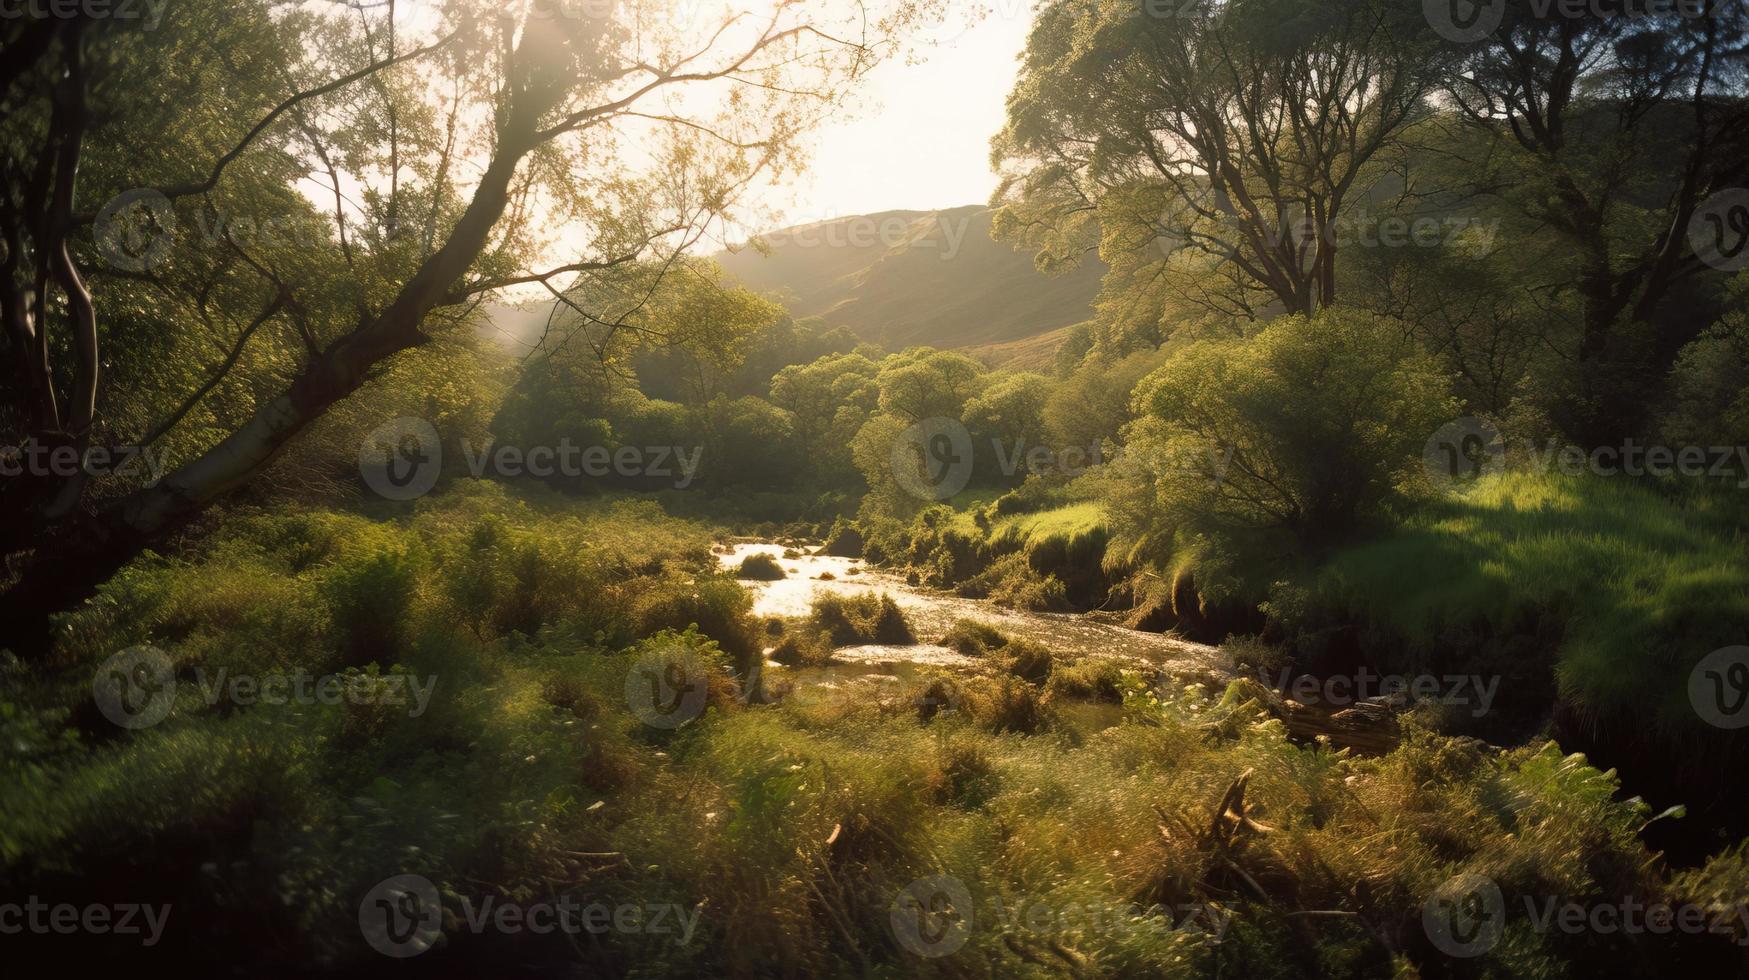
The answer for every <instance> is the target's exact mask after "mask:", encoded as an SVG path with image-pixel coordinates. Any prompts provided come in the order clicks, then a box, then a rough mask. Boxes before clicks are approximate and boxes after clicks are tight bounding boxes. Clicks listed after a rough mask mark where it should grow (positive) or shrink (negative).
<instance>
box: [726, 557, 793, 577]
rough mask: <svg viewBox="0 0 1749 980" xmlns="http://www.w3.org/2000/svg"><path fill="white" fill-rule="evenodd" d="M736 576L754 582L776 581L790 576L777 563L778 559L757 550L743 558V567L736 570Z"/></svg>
mask: <svg viewBox="0 0 1749 980" xmlns="http://www.w3.org/2000/svg"><path fill="white" fill-rule="evenodd" d="M735 577H736V578H742V579H747V580H748V581H753V582H776V581H778V580H780V579H784V578H788V577H789V573H788V572H785V571H784V570H783V566H782V565H779V564H778V563H777V559H775V558H773V557H771V556H770V555H768V554H765V553H764V552H755V553H753V554H751V555H748V556H747V557H745V558H743V559H741V567H740V568H739V569H738V570H737V571H736V572H735Z"/></svg>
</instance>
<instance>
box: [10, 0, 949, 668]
mask: <svg viewBox="0 0 1749 980" xmlns="http://www.w3.org/2000/svg"><path fill="white" fill-rule="evenodd" d="M932 3H933V0H893V2H892V3H889V4H886V5H884V6H883V7H881V8H880V9H878V10H877V9H872V8H871V7H870V6H868V5H865V4H863V3H851V4H845V3H842V2H827V0H759V2H737V3H730V4H727V5H725V7H724V8H722V9H721V10H717V11H713V12H712V13H710V14H709V15H708V16H706V17H705V18H704V19H702V20H701V19H699V18H697V17H688V16H685V14H687V13H688V11H689V10H691V9H692V8H691V7H690V5H688V4H685V3H681V2H679V0H670V2H663V0H620V2H615V3H599V2H581V3H570V4H566V3H534V4H532V5H528V6H521V5H518V6H513V7H508V8H507V7H504V6H502V5H500V4H498V3H496V2H486V0H450V2H445V3H438V4H432V5H426V6H420V7H418V8H417V9H414V10H406V9H403V8H400V7H398V6H397V4H396V3H395V2H394V0H390V2H388V3H387V4H379V5H364V4H336V5H334V6H333V7H332V8H331V9H318V8H317V7H316V6H313V5H288V4H283V3H278V2H275V0H244V2H237V0H224V2H218V0H212V2H202V0H194V2H190V3H187V4H177V5H173V6H171V7H169V8H166V9H165V15H166V16H165V19H164V20H163V22H162V23H156V22H140V21H129V20H125V19H120V18H114V17H106V18H100V19H94V18H93V17H92V16H90V15H82V16H79V17H72V18H61V19H50V18H38V19H30V18H25V19H8V20H6V21H5V22H4V23H3V24H0V41H3V42H4V49H5V52H6V57H5V59H4V65H5V68H4V71H3V72H0V105H3V106H4V111H5V120H6V121H5V124H4V130H3V134H0V146H3V147H4V156H3V158H0V241H3V243H4V255H3V256H0V315H3V317H4V320H5V324H6V337H5V348H4V350H3V354H4V356H5V358H6V359H7V360H8V362H9V364H10V365H11V370H12V371H13V373H14V376H15V377H16V378H17V379H18V382H19V383H18V384H17V385H16V386H15V387H14V388H13V389H12V390H11V391H10V392H9V395H8V401H9V404H8V405H7V406H6V414H5V415H4V417H3V422H4V426H5V428H6V429H7V430H9V435H12V436H16V437H17V438H16V439H14V440H13V441H14V443H15V444H27V445H30V446H33V447H42V448H44V449H46V450H50V451H56V452H61V453H62V454H63V455H62V456H61V457H59V458H62V459H67V458H72V459H80V458H83V457H85V456H86V454H87V453H89V452H90V451H93V450H98V449H105V450H106V449H108V448H109V447H113V446H119V445H128V444H137V443H140V442H149V441H153V440H159V439H165V438H166V434H167V433H169V434H171V435H170V437H169V443H168V444H170V445H173V446H174V447H175V458H173V459H172V461H171V463H172V465H171V469H170V471H169V472H168V474H167V475H165V476H164V477H163V479H162V480H160V481H157V482H155V483H151V484H150V485H146V484H145V483H144V482H143V481H137V482H133V483H129V482H127V481H120V482H117V481H108V482H106V483H105V485H104V486H102V487H101V488H100V490H101V492H95V493H94V492H93V486H92V484H93V480H92V477H91V474H90V473H89V472H88V469H89V468H88V467H85V466H74V467H73V468H71V469H70V470H69V469H66V468H65V467H61V466H51V465H47V464H44V465H40V466H33V467H32V468H31V469H30V471H29V473H28V475H27V476H26V477H24V478H20V479H15V480H9V481H7V482H6V484H5V486H4V487H0V496H3V497H4V506H5V508H6V510H7V512H8V513H9V515H10V516H11V519H10V520H9V521H8V522H7V525H6V530H5V531H4V532H3V535H0V553H4V554H5V555H6V557H7V559H8V565H9V566H10V568H11V569H12V571H13V579H14V581H13V582H12V585H11V588H9V589H8V591H7V593H6V595H5V596H4V597H3V599H0V619H4V620H7V621H9V622H17V621H21V620H22V619H24V618H26V617H29V618H31V619H33V620H34V621H37V622H39V623H40V616H41V613H42V612H44V611H45V610H47V609H51V608H56V607H58V606H60V605H62V604H64V603H65V602H66V601H68V600H69V599H70V598H73V597H76V596H77V595H79V594H81V593H82V592H84V591H85V590H87V589H89V588H90V587H91V586H92V585H93V584H94V583H95V582H98V581H101V580H102V579H103V578H104V577H106V576H107V575H108V574H109V573H110V572H111V571H113V569H114V568H116V567H118V565H119V564H120V563H121V562H124V561H126V560H127V559H128V558H129V557H130V556H132V555H133V554H135V553H136V552H137V551H138V550H139V549H140V548H142V547H144V546H145V545H146V544H147V543H149V542H151V541H153V540H156V539H157V538H159V537H161V536H162V535H164V534H165V533H167V532H169V531H171V530H173V529H174V528H176V527H178V526H180V525H181V524H182V523H184V522H185V521H187V520H188V519H189V518H191V517H192V516H194V515H195V514H197V513H199V512H200V511H201V510H202V509H203V508H205V507H207V506H208V505H210V504H211V503H213V502H214V501H216V500H218V499H220V498H221V497H222V496H224V495H225V494H226V493H228V492H230V491H232V490H234V489H236V488H238V487H241V486H243V485H246V484H248V483H249V482H250V481H251V480H252V479H254V478H255V477H256V476H257V475H258V474H260V473H261V472H262V471H263V469H264V468H265V467H266V466H267V465H268V464H269V463H270V462H271V461H272V460H273V459H274V458H275V457H276V456H277V455H278V454H279V453H281V451H282V450H283V449H284V448H285V447H286V445H287V444H288V443H289V442H290V441H291V440H293V439H294V438H296V437H297V435H298V434H299V433H300V432H301V431H303V430H304V429H305V428H306V427H307V426H309V425H310V424H311V423H312V422H313V421H315V420H316V419H318V418H319V417H321V415H322V414H323V413H324V412H325V411H326V410H327V409H328V408H329V407H330V406H332V405H334V404H335V403H336V402H337V401H339V400H340V399H343V398H346V397H347V396H348V395H350V394H351V393H353V392H354V391H355V390H357V389H358V388H359V387H360V385H362V384H363V383H365V381H366V380H367V379H368V378H370V377H372V376H373V374H374V373H376V372H378V371H379V370H380V369H381V368H382V367H383V366H384V365H385V364H386V363H387V362H388V361H389V360H390V359H391V358H394V357H395V356H396V355H398V354H401V353H402V352H405V351H409V350H411V349H414V348H417V347H419V346H421V345H423V344H425V343H426V342H427V341H428V340H430V339H431V336H432V333H431V331H433V330H439V329H445V328H447V327H452V326H453V325H454V324H456V323H457V322H459V321H461V320H463V319H464V318H465V316H466V314H467V313H468V312H469V311H470V310H471V309H472V307H473V305H474V304H476V303H477V302H478V301H479V299H480V298H481V297H482V296H484V295H485V294H488V293H491V292H494V291H497V290H501V289H505V288H508V287H512V286H519V285H520V286H528V285H532V284H538V285H541V286H546V287H548V288H549V289H554V287H553V285H552V284H553V283H554V282H555V281H564V280H568V279H570V278H572V277H575V276H577V275H579V274H584V273H588V272H590V271H595V270H603V269H612V268H615V267H618V266H621V265H624V264H628V263H632V262H635V261H638V260H640V259H648V258H652V257H654V258H657V259H660V258H661V257H662V256H670V257H671V256H673V255H676V254H678V253H680V252H681V251H683V250H684V249H685V248H686V247H687V246H689V245H690V244H691V243H693V242H695V241H696V240H698V238H699V236H700V235H702V234H703V230H704V228H706V227H708V225H709V223H710V222H712V221H713V220H715V219H717V218H719V217H720V216H721V215H722V214H723V212H724V211H725V210H727V209H728V208H730V207H731V206H732V205H733V203H734V201H735V199H736V197H737V194H738V192H739V191H740V190H741V189H742V188H744V187H745V186H746V185H747V184H748V183H749V181H751V180H752V179H754V177H755V176H756V175H758V174H760V173H762V172H772V171H780V170H782V169H784V168H787V167H789V166H791V165H793V163H794V161H795V152H794V151H795V146H796V140H795V137H796V135H797V134H798V133H799V132H801V131H802V130H803V129H804V128H806V127H807V126H808V125H810V124H811V123H813V122H814V121H816V120H818V119H820V118H823V117H824V116H825V115H826V114H828V113H830V112H831V111H832V108H833V106H834V105H836V103H837V102H838V99H839V97H840V95H841V94H842V93H843V92H844V91H845V88H846V85H847V83H849V82H852V81H854V80H855V79H856V78H858V77H859V76H861V75H862V74H863V73H865V72H866V71H867V70H868V69H869V68H870V67H872V66H873V65H874V64H876V63H878V61H879V60H880V59H881V58H882V57H883V56H885V55H886V54H888V53H890V52H891V50H892V49H893V46H894V42H895V38H896V37H897V35H898V34H899V32H901V31H902V30H903V29H904V28H905V27H906V26H907V25H908V24H909V23H911V22H912V21H913V20H914V19H915V18H917V17H919V16H921V15H922V14H923V13H924V12H925V11H924V9H923V8H925V7H928V6H931V5H932ZM140 188H147V189H146V190H139V189H140ZM130 189H133V190H130ZM124 191H125V192H127V193H125V194H123V193H121V192H124ZM118 194H120V196H119V197H118ZM317 202H325V203H323V204H321V205H320V207H321V208H325V210H326V213H323V210H319V209H318V204H317ZM227 215H228V216H231V217H232V218H233V219H234V218H235V216H237V215H243V216H246V217H248V218H249V219H250V221H249V231H248V233H245V232H244V230H243V229H242V228H241V227H239V222H237V221H235V220H221V219H223V218H225V216H227ZM265 215H290V216H291V218H292V220H291V222H290V223H291V224H293V225H300V223H303V222H308V221H310V220H311V219H319V224H318V225H317V227H319V228H320V231H319V232H318V233H313V234H304V235H302V236H301V237H300V236H299V235H287V234H283V233H282V234H275V235H273V236H266V235H262V234H260V232H261V230H262V228H263V227H264V224H263V221H262V218H263V216H265ZM553 227H558V228H563V229H565V230H566V231H567V233H568V234H567V237H566V240H565V241H564V242H563V243H561V242H559V241H556V240H554V239H555V236H553V235H549V234H547V233H546V229H549V228H553ZM197 230H198V234H197V233H196V232H197ZM279 230H280V231H281V232H283V231H284V229H283V228H281V229H279ZM87 232H91V233H93V238H91V239H87V238H86V235H87ZM142 243H144V244H143V245H142ZM563 252H568V253H569V254H559V253H563ZM555 256H556V257H555ZM103 259H108V260H109V261H108V264H107V265H106V264H104V263H103V262H102V261H101V260H103ZM543 259H544V260H545V261H543ZM554 291H555V292H557V289H554ZM213 307H217V308H219V309H221V310H225V311H237V310H244V309H246V310H247V311H248V312H246V313H241V314H234V315H231V316H229V317H227V316H223V315H221V316H218V317H216V318H214V319H213V321H212V322H211V323H210V324H205V325H208V326H210V327H211V328H212V330H213V334H214V335H213V336H211V337H209V338H207V339H208V340H209V341H210V342H206V343H199V344H194V345H192V349H193V350H194V351H197V352H198V354H197V356H200V357H203V358H205V359H206V360H207V361H208V362H209V363H208V364H207V365H205V366H204V368H203V369H202V370H200V371H197V372H192V373H191V372H188V371H186V370H178V369H176V368H174V367H170V366H164V368H163V369H162V370H157V369H156V367H157V366H148V365H146V364H143V363H141V360H142V359H150V358H154V357H159V356H162V355H164V354H165V353H166V352H167V351H172V350H179V349H182V350H186V349H189V346H190V345H184V346H183V347H178V346H177V342H178V341H181V340H182V339H184V338H186V337H187V335H188V334H189V333H190V332H191V331H194V330H196V329H197V328H196V327H194V326H192V325H191V323H203V324H204V323H205V322H204V321H202V320H201V319H200V318H199V317H197V316H194V314H195V313H196V312H204V311H207V310H208V309H210V308H213ZM106 310H114V311H116V314H117V315H116V317H115V318H114V320H113V321H111V320H109V319H106V318H105V317H104V316H102V315H101V314H102V313H103V311H106ZM112 323H113V324H115V325H119V326H121V327H122V329H120V330H118V329H115V328H114V326H112ZM165 338H169V339H168V340H166V339H165ZM263 348H266V349H268V353H265V354H264V353H262V349H263ZM110 364H120V365H122V366H121V368H120V369H119V370H117V371H115V372H112V376H113V375H120V376H122V377H126V378H129V379H130V380H131V381H134V382H136V383H137V384H138V385H139V387H134V388H129V389H125V390H117V389H115V388H113V387H112V386H110V385H107V384H106V382H105V379H106V371H105V368H106V365H110ZM239 374H242V375H247V376H246V377H239ZM215 392H228V393H229V394H230V396H231V397H233V398H234V404H233V405H232V406H231V408H230V410H229V411H228V412H217V413H215V414H212V415H208V414H207V413H208V410H209V409H210V408H211V402H212V400H213V398H214V393H215ZM142 406H143V408H142ZM197 417H199V418H212V419H215V420H216V422H217V423H218V424H217V426H216V429H215V430H214V431H212V432H211V434H210V437H208V438H200V439H183V440H182V441H181V442H177V441H176V438H175V430H177V429H178V428H179V427H180V426H182V425H185V424H188V421H189V420H192V419H194V418H197ZM67 453H70V454H71V456H70V457H68V456H66V455H65V454H67ZM46 458H47V457H45V456H42V455H39V456H37V457H36V459H38V460H43V459H46ZM24 642H25V643H26V645H29V641H24Z"/></svg>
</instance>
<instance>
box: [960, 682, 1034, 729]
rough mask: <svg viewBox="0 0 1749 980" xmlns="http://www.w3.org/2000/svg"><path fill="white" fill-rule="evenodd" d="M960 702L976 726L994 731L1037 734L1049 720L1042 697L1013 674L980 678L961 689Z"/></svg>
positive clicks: (1032, 687)
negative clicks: (1011, 675) (1012, 675)
mask: <svg viewBox="0 0 1749 980" xmlns="http://www.w3.org/2000/svg"><path fill="white" fill-rule="evenodd" d="M960 704H961V706H962V707H963V709H964V710H965V712H966V713H967V714H968V715H970V716H971V717H972V718H973V719H974V720H975V721H976V722H977V723H978V725H979V726H981V727H982V728H984V729H986V730H988V731H991V732H996V733H1003V732H1010V733H1013V734H1017V735H1036V734H1038V733H1039V732H1041V731H1043V730H1044V729H1045V728H1046V727H1047V726H1049V725H1050V723H1051V713H1050V709H1049V708H1047V707H1046V705H1045V696H1044V694H1043V693H1042V692H1041V691H1040V690H1039V689H1038V688H1037V687H1034V686H1033V685H1031V684H1028V683H1026V682H1025V681H1022V680H1019V679H1018V678H1015V677H1010V676H1007V675H1003V676H1001V677H994V678H991V677H979V678H973V679H972V680H971V681H969V682H967V683H966V684H965V685H964V687H963V688H962V690H961V694H960Z"/></svg>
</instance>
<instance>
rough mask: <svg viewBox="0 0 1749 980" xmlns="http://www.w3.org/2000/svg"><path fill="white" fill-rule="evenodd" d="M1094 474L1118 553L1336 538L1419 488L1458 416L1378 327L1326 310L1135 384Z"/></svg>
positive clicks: (1442, 388)
mask: <svg viewBox="0 0 1749 980" xmlns="http://www.w3.org/2000/svg"><path fill="white" fill-rule="evenodd" d="M1135 398H1136V405H1137V408H1138V412H1139V416H1140V417H1139V418H1138V419H1137V420H1136V421H1135V422H1134V423H1132V424H1131V425H1130V427H1129V428H1128V430H1127V437H1128V438H1127V447H1126V450H1125V453H1124V456H1123V458H1122V459H1121V460H1120V461H1119V464H1118V465H1116V466H1114V467H1108V469H1109V470H1110V471H1111V472H1110V474H1109V475H1110V476H1111V477H1112V478H1111V479H1110V480H1109V481H1108V483H1107V486H1108V493H1107V498H1106V504H1107V507H1108V510H1109V512H1110V514H1111V517H1112V521H1113V525H1114V528H1113V529H1114V531H1115V532H1116V534H1115V536H1116V538H1117V539H1118V542H1119V545H1120V548H1119V551H1120V553H1128V554H1129V555H1130V556H1132V557H1146V558H1149V559H1151V560H1152V561H1153V562H1154V563H1155V564H1157V565H1162V566H1165V565H1169V564H1170V562H1171V558H1172V556H1173V555H1174V554H1175V553H1176V552H1177V551H1178V550H1179V549H1180V545H1184V546H1192V545H1193V544H1194V543H1196V542H1199V541H1204V540H1205V539H1206V543H1205V544H1203V545H1200V547H1204V548H1206V549H1212V550H1216V551H1224V552H1232V551H1234V550H1243V549H1246V548H1256V547H1266V548H1274V549H1276V550H1279V544H1269V543H1268V541H1269V537H1270V536H1271V535H1273V534H1275V533H1278V532H1285V533H1287V534H1289V535H1291V536H1292V537H1293V538H1294V539H1295V540H1297V541H1298V542H1300V543H1302V544H1311V545H1314V546H1316V545H1319V544H1323V543H1327V542H1329V541H1331V540H1335V539H1340V538H1341V537H1342V536H1343V535H1346V534H1349V533H1351V532H1353V531H1354V530H1355V529H1356V528H1357V526H1359V525H1360V524H1363V523H1365V522H1367V521H1369V520H1372V519H1375V518H1377V517H1379V516H1380V515H1381V514H1383V513H1384V511H1385V510H1386V508H1387V507H1388V506H1389V505H1390V504H1391V503H1392V502H1393V501H1394V500H1397V499H1400V498H1401V497H1403V496H1404V495H1406V494H1408V493H1410V492H1412V491H1413V488H1414V487H1416V486H1418V485H1420V484H1422V483H1424V482H1425V481H1424V477H1423V476H1422V462H1421V454H1422V450H1423V448H1424V446H1425V445H1426V442H1427V439H1428V438H1429V437H1430V436H1431V435H1432V434H1433V433H1434V432H1435V431H1436V430H1437V429H1438V428H1439V427H1440V426H1441V425H1443V424H1445V423H1446V422H1448V421H1450V420H1451V419H1452V418H1453V417H1454V416H1456V415H1457V414H1458V410H1457V405H1456V403H1455V401H1454V399H1453V397H1452V395H1451V390H1450V384H1449V382H1448V381H1447V380H1446V378H1445V375H1444V373H1443V372H1442V371H1441V370H1440V368H1439V367H1438V365H1437V363H1436V362H1435V361H1434V360H1433V359H1432V358H1431V357H1429V356H1428V355H1427V354H1426V353H1425V352H1423V351H1422V350H1420V349H1419V348H1418V347H1417V346H1416V345H1415V344H1414V343H1413V342H1412V341H1410V340H1408V339H1406V338H1405V336H1404V332H1403V330H1402V329H1401V328H1400V327H1399V326H1398V325H1396V324H1393V323H1391V322H1389V321H1387V320H1384V319H1382V318H1375V317H1371V316H1369V315H1367V314H1363V313H1359V312H1356V311H1351V310H1344V309H1332V310H1326V311H1324V312H1323V313H1321V314H1319V315H1318V316H1316V317H1312V318H1310V319H1308V318H1305V317H1300V316H1290V317H1282V318H1280V319H1277V320H1274V321H1272V322H1271V323H1270V324H1269V325H1268V326H1267V327H1265V328H1264V329H1263V330H1262V332H1260V333H1258V334H1257V335H1256V336H1255V337H1253V338H1251V339H1249V340H1220V341H1200V342H1198V343H1195V344H1192V345H1190V346H1189V347H1186V348H1185V349H1184V350H1182V351H1180V352H1179V353H1178V354H1177V355H1175V356H1174V357H1172V359H1171V360H1169V361H1168V362H1167V363H1166V364H1165V365H1164V366H1163V367H1161V368H1160V369H1159V370H1157V371H1155V372H1154V373H1153V374H1151V375H1149V376H1148V378H1147V379H1146V380H1145V381H1144V382H1143V383H1142V385H1141V386H1140V387H1139V388H1138V389H1137V390H1136V394H1135Z"/></svg>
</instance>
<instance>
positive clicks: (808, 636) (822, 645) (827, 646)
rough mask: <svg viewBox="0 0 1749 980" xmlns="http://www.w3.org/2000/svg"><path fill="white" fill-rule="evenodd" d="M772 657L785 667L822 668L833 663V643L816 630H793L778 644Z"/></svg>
mask: <svg viewBox="0 0 1749 980" xmlns="http://www.w3.org/2000/svg"><path fill="white" fill-rule="evenodd" d="M770 657H771V659H772V660H775V661H777V662H778V663H780V664H783V665H784V666H785V667H821V666H824V665H826V664H828V663H830V662H831V661H832V641H831V640H829V639H827V638H826V637H825V636H824V635H822V634H821V633H819V632H817V631H815V630H811V629H798V630H791V631H789V632H788V633H785V634H784V636H783V638H782V639H781V640H779V641H778V642H777V646H776V647H775V648H773V649H772V651H771V654H770Z"/></svg>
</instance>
